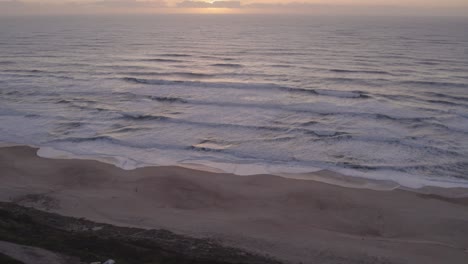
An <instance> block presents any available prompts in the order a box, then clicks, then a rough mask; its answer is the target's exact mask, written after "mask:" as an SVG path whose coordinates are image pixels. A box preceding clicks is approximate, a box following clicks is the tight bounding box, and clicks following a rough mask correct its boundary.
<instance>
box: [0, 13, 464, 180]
mask: <svg viewBox="0 0 468 264" xmlns="http://www.w3.org/2000/svg"><path fill="white" fill-rule="evenodd" d="M467 28H468V21H467V20H466V19H461V18H336V17H306V16H304V17H287V16H284V17H281V16H279V17H269V16H260V17H259V16H257V17H253V16H229V15H224V16H189V15H185V16H139V17H136V16H135V17H132V16H122V17H100V18H98V17H93V16H87V17H79V16H72V17H49V18H47V17H36V18H34V17H29V18H27V17H22V18H21V17H18V18H5V17H3V18H0V141H1V142H8V143H16V144H28V145H35V146H40V147H42V149H41V150H40V151H39V154H40V155H42V156H47V157H71V156H77V157H86V158H90V157H93V158H96V159H101V160H106V161H109V162H112V163H114V164H116V165H118V166H120V167H122V168H125V169H132V168H136V167H141V166H148V165H176V164H203V165H207V166H209V167H213V168H219V169H222V170H223V171H227V172H233V173H236V174H240V175H245V174H255V173H265V172H269V173H280V172H292V173H296V172H311V171H317V170H320V169H328V170H332V171H337V172H342V173H344V174H347V175H354V176H360V177H366V178H372V179H386V180H393V181H396V182H398V183H400V184H403V185H406V186H409V187H417V186H422V185H434V186H444V187H449V186H468V185H467V184H468V173H467V172H468V50H467V47H468V30H467Z"/></svg>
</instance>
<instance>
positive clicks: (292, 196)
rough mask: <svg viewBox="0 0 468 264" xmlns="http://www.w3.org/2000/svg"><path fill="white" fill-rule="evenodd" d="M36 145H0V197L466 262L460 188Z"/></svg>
mask: <svg viewBox="0 0 468 264" xmlns="http://www.w3.org/2000/svg"><path fill="white" fill-rule="evenodd" d="M36 152H37V149H34V148H31V147H19V146H16V147H4V148H0V183H1V184H0V200H1V201H13V202H15V203H17V204H20V205H23V206H31V207H34V208H37V209H41V210H46V211H49V212H53V213H58V214H61V215H66V216H74V217H84V218H87V219H89V220H92V221H96V222H105V223H109V224H114V225H119V226H131V227H142V228H164V229H168V230H171V231H174V232H176V233H180V234H186V235H191V236H196V237H210V238H214V239H217V240H219V241H220V242H222V243H223V244H226V245H229V246H236V247H239V248H242V249H246V250H249V251H251V252H254V253H262V254H268V255H271V256H273V257H276V258H278V259H280V260H282V261H285V262H287V263H299V262H302V263H321V264H327V263H347V264H352V263H416V264H418V263H421V264H431V263H434V264H436V263H437V264H439V263H450V264H457V263H460V264H461V263H463V264H466V263H468V250H467V249H468V198H467V197H468V195H467V194H468V191H467V190H466V189H440V188H424V189H421V190H404V189H401V188H396V189H393V188H392V189H393V190H388V191H382V190H370V189H360V188H345V187H341V186H337V185H331V184H327V183H323V182H317V181H311V180H300V179H287V178H283V177H279V176H273V175H255V176H235V175H230V174H222V173H214V172H206V171H198V170H193V169H189V168H181V167H146V168H139V169H136V170H131V171H125V170H122V169H119V168H117V167H115V166H113V165H110V164H105V163H101V162H98V161H92V160H75V159H45V158H40V157H38V156H37V155H36ZM316 175H317V177H319V176H320V177H325V176H327V175H328V176H330V177H333V175H334V174H333V173H331V172H325V171H324V172H319V173H316ZM335 177H338V176H337V175H335ZM338 178H339V177H338ZM361 181H362V180H361ZM358 182H359V181H358ZM356 186H358V185H356ZM382 186H387V183H385V184H384V185H382Z"/></svg>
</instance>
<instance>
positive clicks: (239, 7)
mask: <svg viewBox="0 0 468 264" xmlns="http://www.w3.org/2000/svg"><path fill="white" fill-rule="evenodd" d="M293 1H294V2H293ZM80 13H83V14H94V13H209V14H224V13H252V14H255V13H260V14H261V13H279V14H281V13H285V14H288V13H292V14H294V13H301V14H311V15H313V14H318V15H339V14H346V15H379V16H380V15H423V16H426V15H432V16H465V17H468V0H303V1H300V0H299V1H295V0H290V1H289V0H233V1H231V0H229V1H216V0H194V1H192V0H0V16H6V15H18V14H19V15H24V14H44V15H46V14H80Z"/></svg>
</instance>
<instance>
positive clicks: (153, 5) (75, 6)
mask: <svg viewBox="0 0 468 264" xmlns="http://www.w3.org/2000/svg"><path fill="white" fill-rule="evenodd" d="M166 6H167V5H166V2H165V1H163V0H147V1H138V0H97V1H95V2H78V1H77V2H63V3H50V2H26V1H20V0H6V1H2V0H0V14H1V15H18V14H20V15H23V14H82V13H83V14H88V13H113V12H119V13H127V12H144V11H148V10H154V9H157V8H165V7H166Z"/></svg>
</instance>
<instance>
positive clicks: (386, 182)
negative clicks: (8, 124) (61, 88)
mask: <svg viewBox="0 0 468 264" xmlns="http://www.w3.org/2000/svg"><path fill="white" fill-rule="evenodd" d="M22 146H25V147H29V148H34V149H37V151H36V155H37V156H39V157H41V158H47V159H67V160H72V159H77V160H94V161H98V162H102V163H106V164H110V165H113V166H115V167H117V168H120V169H123V170H126V171H132V170H135V169H139V168H158V167H177V168H186V169H191V170H196V171H200V172H209V173H219V174H232V175H234V176H238V177H249V176H256V175H272V176H279V177H283V178H286V179H293V180H306V181H317V182H321V183H326V184H331V185H336V186H340V187H345V188H356V189H370V190H377V191H392V190H395V189H403V190H408V191H414V192H422V193H432V192H434V193H435V194H440V195H449V196H451V197H453V196H455V197H457V196H458V197H460V196H461V197H465V196H466V197H468V182H466V183H465V182H451V181H435V180H430V179H425V178H421V179H418V180H414V179H410V180H409V181H407V184H401V183H400V182H398V181H395V180H391V179H375V178H369V177H363V176H355V175H350V174H346V173H342V172H340V171H339V170H328V169H320V168H316V170H315V171H302V170H298V171H297V172H269V171H267V170H265V169H264V168H263V169H262V168H259V167H258V166H257V169H252V170H253V171H254V172H253V173H246V170H248V169H246V168H243V170H242V171H243V172H242V173H241V174H238V173H234V172H229V171H227V170H225V168H223V167H222V166H221V167H217V166H211V165H212V164H210V165H208V164H203V163H176V164H170V165H154V164H144V163H141V164H139V165H138V166H135V167H134V168H125V166H119V164H118V163H119V159H121V157H119V156H114V157H112V156H93V155H79V154H75V153H72V152H69V151H64V150H58V149H54V148H52V147H44V146H37V145H29V144H18V143H8V142H0V148H5V147H22ZM122 159H123V158H122ZM226 165H232V166H234V167H236V166H237V165H241V164H226ZM342 170H347V169H342ZM416 186H417V187H416ZM464 190H466V192H465V191H464Z"/></svg>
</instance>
